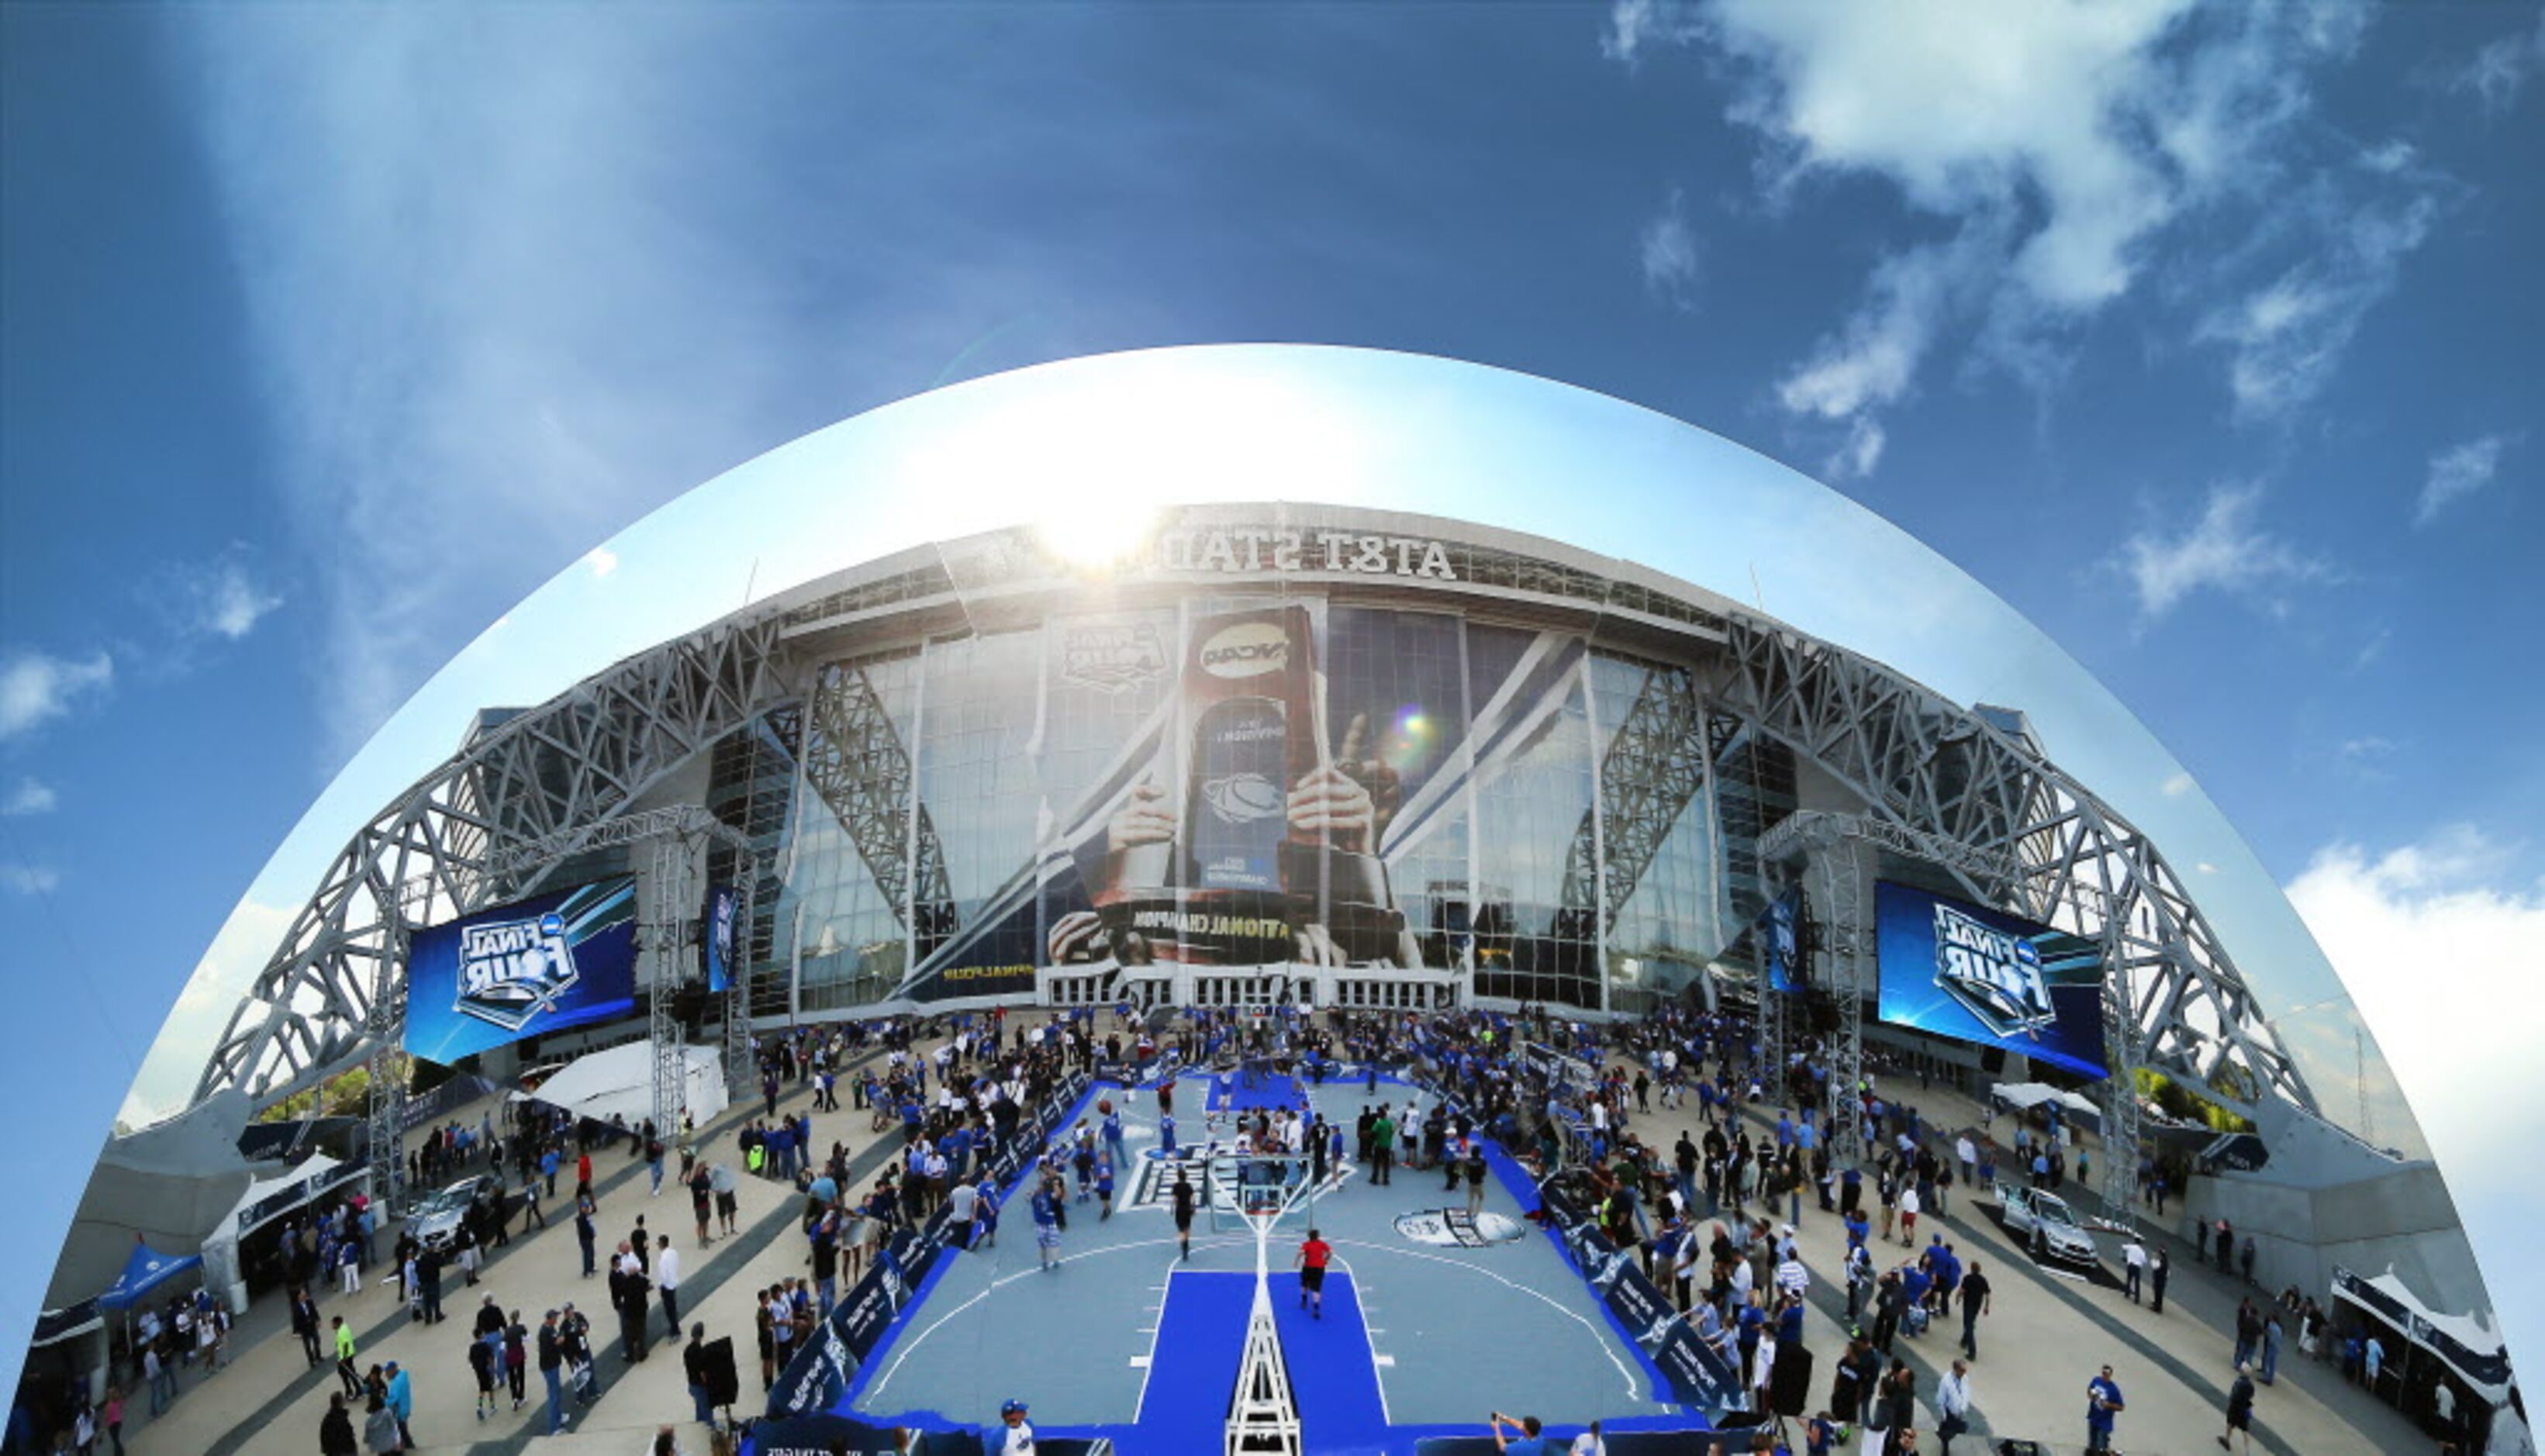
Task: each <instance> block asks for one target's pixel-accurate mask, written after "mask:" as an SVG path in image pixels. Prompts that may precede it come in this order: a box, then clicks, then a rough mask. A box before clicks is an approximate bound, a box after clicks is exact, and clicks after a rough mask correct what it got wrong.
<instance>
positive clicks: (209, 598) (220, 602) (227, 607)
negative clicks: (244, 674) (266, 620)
mask: <svg viewBox="0 0 2545 1456" xmlns="http://www.w3.org/2000/svg"><path fill="white" fill-rule="evenodd" d="M196 591H197V598H198V600H197V604H196V606H197V612H196V616H195V625H196V627H197V628H198V629H200V630H202V631H205V632H209V633H212V634H213V635H215V636H220V637H227V638H228V639H229V640H231V641H233V642H235V641H238V640H239V639H240V638H242V637H245V636H246V635H247V634H248V633H249V632H251V631H254V630H255V629H256V624H257V621H258V619H259V618H261V617H263V616H264V615H265V614H266V613H267V612H270V611H272V610H274V609H275V608H276V607H281V606H282V605H283V599H282V598H281V597H278V596H276V595H274V594H273V593H272V592H269V591H267V590H266V589H265V588H263V587H261V586H258V585H257V584H256V582H255V580H254V579H253V578H251V577H250V576H249V575H248V573H247V568H246V567H245V566H243V565H241V564H240V563H238V562H236V561H224V562H221V563H220V564H219V565H217V566H215V567H213V568H212V570H211V571H210V573H209V574H208V575H206V576H205V577H204V578H203V579H202V580H201V582H200V583H198V585H197V589H196Z"/></svg>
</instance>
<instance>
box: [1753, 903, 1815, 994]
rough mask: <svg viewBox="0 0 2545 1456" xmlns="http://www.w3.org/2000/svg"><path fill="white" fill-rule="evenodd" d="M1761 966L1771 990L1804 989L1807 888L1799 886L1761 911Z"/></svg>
mask: <svg viewBox="0 0 2545 1456" xmlns="http://www.w3.org/2000/svg"><path fill="white" fill-rule="evenodd" d="M1757 932H1758V938H1757V944H1758V950H1759V969H1760V970H1761V972H1762V973H1764V974H1765V976H1766V978H1767V989H1768V990H1770V991H1789V992H1790V991H1801V990H1803V989H1804V984H1803V980H1804V978H1803V887H1802V886H1800V885H1795V886H1793V887H1792V888H1790V889H1788V890H1786V891H1785V893H1783V894H1781V895H1779V896H1777V897H1776V898H1775V899H1774V900H1773V901H1772V902H1770V903H1769V904H1768V906H1767V908H1766V909H1765V910H1763V911H1761V912H1760V913H1759V922H1758V927H1757Z"/></svg>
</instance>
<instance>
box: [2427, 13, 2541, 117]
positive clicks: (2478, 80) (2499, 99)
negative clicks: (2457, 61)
mask: <svg viewBox="0 0 2545 1456" xmlns="http://www.w3.org/2000/svg"><path fill="white" fill-rule="evenodd" d="M2540 60H2545V16H2539V17H2538V18H2537V24H2536V27H2535V29H2534V30H2533V31H2530V32H2523V33H2522V32H2512V33H2511V34H2509V35H2506V36H2503V37H2501V38H2500V39H2499V40H2491V41H2487V42H2485V43H2484V44H2483V45H2481V46H2479V47H2477V48H2476V50H2475V53H2474V54H2473V55H2472V56H2470V57H2468V58H2467V60H2466V63H2465V65H2464V67H2463V68H2462V69H2460V70H2458V71H2457V73H2456V74H2455V75H2453V76H2451V77H2449V78H2448V89H2449V90H2451V91H2457V92H2465V93H2470V94H2471V95H2473V97H2474V99H2475V102H2476V104H2477V105H2479V106H2481V107H2482V108H2483V111H2484V115H2486V116H2490V117H2501V116H2505V115H2507V114H2508V112H2509V109H2510V107H2511V106H2512V105H2514V104H2516V102H2517V100H2518V93H2519V92H2520V91H2521V90H2524V89H2525V88H2526V85H2527V78H2528V77H2529V76H2532V75H2534V74H2535V73H2536V67H2537V64H2538V62H2539V61H2540Z"/></svg>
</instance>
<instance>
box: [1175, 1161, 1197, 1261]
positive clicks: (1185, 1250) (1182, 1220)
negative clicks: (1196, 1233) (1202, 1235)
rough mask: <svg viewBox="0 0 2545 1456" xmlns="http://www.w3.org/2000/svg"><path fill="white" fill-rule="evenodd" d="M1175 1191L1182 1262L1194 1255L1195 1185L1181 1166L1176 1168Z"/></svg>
mask: <svg viewBox="0 0 2545 1456" xmlns="http://www.w3.org/2000/svg"><path fill="white" fill-rule="evenodd" d="M1173 1192H1174V1194H1175V1205H1176V1243H1177V1245H1178V1253H1177V1254H1176V1259H1177V1261H1178V1262H1182V1261H1184V1260H1185V1259H1189V1258H1190V1257H1192V1221H1193V1185H1192V1179H1190V1178H1189V1177H1187V1176H1185V1171H1184V1170H1183V1169H1181V1168H1179V1169H1177V1170H1176V1185H1175V1188H1174V1189H1173Z"/></svg>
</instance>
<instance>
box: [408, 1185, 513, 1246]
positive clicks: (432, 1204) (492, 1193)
mask: <svg viewBox="0 0 2545 1456" xmlns="http://www.w3.org/2000/svg"><path fill="white" fill-rule="evenodd" d="M499 1196H501V1194H500V1192H499V1191H498V1189H497V1187H496V1184H495V1180H494V1179H493V1178H490V1177H486V1176H483V1175H480V1176H477V1177H465V1178H461V1179H460V1180H459V1181H457V1182H455V1183H452V1185H451V1186H449V1187H447V1188H442V1189H439V1190H437V1191H435V1192H432V1193H427V1194H426V1195H425V1196H424V1199H423V1201H422V1202H420V1203H418V1204H416V1206H415V1208H414V1209H413V1210H412V1211H411V1212H409V1213H408V1214H407V1217H406V1222H407V1229H408V1232H410V1233H412V1234H414V1235H415V1237H416V1242H418V1243H420V1244H422V1245H423V1246H424V1247H425V1248H427V1249H430V1250H433V1251H434V1252H436V1253H438V1254H448V1253H449V1252H451V1250H452V1246H454V1245H455V1244H457V1243H458V1241H459V1226H460V1224H461V1223H462V1222H464V1221H465V1220H466V1219H467V1217H468V1210H469V1209H470V1208H471V1207H472V1206H482V1207H486V1208H488V1209H490V1210H491V1209H492V1207H493V1205H494V1202H495V1200H496V1198H498V1197H499Z"/></svg>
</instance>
